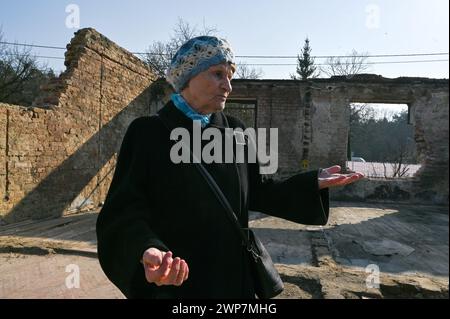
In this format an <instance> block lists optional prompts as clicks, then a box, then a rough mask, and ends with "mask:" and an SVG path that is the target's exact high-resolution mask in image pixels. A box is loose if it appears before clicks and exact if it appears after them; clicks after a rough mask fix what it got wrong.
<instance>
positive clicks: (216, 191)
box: [157, 114, 259, 255]
mask: <svg viewBox="0 0 450 319" xmlns="http://www.w3.org/2000/svg"><path fill="white" fill-rule="evenodd" d="M157 116H158V118H159V119H160V120H161V122H162V123H163V124H164V126H165V127H166V128H167V129H168V130H169V132H171V127H172V125H171V124H170V123H169V121H168V120H167V119H165V118H163V117H162V116H160V115H159V114H157ZM180 142H181V144H182V146H183V147H185V148H188V147H187V146H186V144H184V143H183V140H181V141H180ZM188 149H189V152H190V153H191V155H192V158H193V159H195V160H193V162H194V163H193V164H194V166H195V168H196V169H197V170H198V172H199V173H200V175H202V177H203V178H204V179H205V180H206V182H207V184H208V186H209V187H210V189H211V190H212V192H213V193H214V195H215V196H216V198H217V199H218V201H219V202H220V204H221V205H222V206H223V208H225V211H226V212H227V216H228V219H229V220H230V221H231V223H232V224H233V225H234V227H235V228H236V230H237V231H238V232H239V234H240V236H241V238H242V242H243V244H245V246H246V248H247V250H248V251H249V252H251V253H252V254H257V255H259V254H258V252H256V251H255V250H254V247H253V245H252V243H251V242H250V241H249V239H248V237H247V234H246V232H245V231H244V228H243V227H242V226H241V224H240V223H239V219H238V218H237V216H236V214H235V213H234V211H233V208H232V207H231V205H230V202H229V201H228V199H227V198H226V197H225V195H224V194H223V192H222V190H221V189H220V187H219V185H217V183H216V181H215V180H214V178H213V177H212V176H211V174H210V173H209V172H208V171H207V170H206V168H205V167H204V166H203V165H202V164H201V162H200V160H199V159H197V158H196V157H195V155H194V154H193V153H192V150H191V149H190V148H188Z"/></svg>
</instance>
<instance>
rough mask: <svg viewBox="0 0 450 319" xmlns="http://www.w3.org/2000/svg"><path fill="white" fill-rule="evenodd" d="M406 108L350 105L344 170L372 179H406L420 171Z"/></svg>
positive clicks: (369, 104) (391, 105)
mask: <svg viewBox="0 0 450 319" xmlns="http://www.w3.org/2000/svg"><path fill="white" fill-rule="evenodd" d="M408 119H409V108H408V105H407V104H371V103H351V104H350V132H349V136H348V145H347V167H348V168H349V169H350V170H353V171H358V172H362V173H364V174H365V175H366V176H367V177H371V178H408V177H413V176H414V175H415V173H416V172H417V171H418V170H419V168H420V166H421V165H420V164H419V161H418V157H417V150H416V143H415V140H414V126H413V125H411V124H409V120H408Z"/></svg>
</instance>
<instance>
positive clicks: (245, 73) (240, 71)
mask: <svg viewBox="0 0 450 319" xmlns="http://www.w3.org/2000/svg"><path fill="white" fill-rule="evenodd" d="M263 75H264V72H263V70H262V69H261V68H259V69H255V68H250V67H249V66H248V65H247V63H239V64H238V65H237V68H236V74H235V77H236V78H237V79H249V80H255V79H260V78H262V77H263Z"/></svg>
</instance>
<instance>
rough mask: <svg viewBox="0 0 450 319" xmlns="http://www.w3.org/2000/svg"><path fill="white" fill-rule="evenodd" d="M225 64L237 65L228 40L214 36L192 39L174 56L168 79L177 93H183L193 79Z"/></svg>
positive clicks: (167, 75) (167, 74) (167, 73)
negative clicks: (214, 66) (212, 67)
mask: <svg viewBox="0 0 450 319" xmlns="http://www.w3.org/2000/svg"><path fill="white" fill-rule="evenodd" d="M224 62H228V63H232V64H235V62H234V54H233V49H232V48H231V46H230V44H229V43H228V42H227V40H225V39H220V38H217V37H213V36H200V37H196V38H192V39H190V40H189V41H187V42H186V43H185V44H183V45H182V46H181V47H180V48H179V49H178V51H177V53H176V54H175V55H174V57H173V59H172V62H171V64H170V66H169V68H168V70H167V72H166V79H167V81H168V82H169V83H170V84H171V85H172V86H173V88H174V89H175V91H176V92H181V91H182V90H183V89H184V88H185V86H186V85H187V83H188V82H189V80H190V79H191V78H193V77H194V76H196V75H197V74H199V73H200V72H203V71H205V70H207V69H209V67H211V66H213V65H216V64H220V63H224Z"/></svg>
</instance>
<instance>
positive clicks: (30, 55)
mask: <svg viewBox="0 0 450 319" xmlns="http://www.w3.org/2000/svg"><path fill="white" fill-rule="evenodd" d="M3 55H9V56H16V57H26V56H29V57H30V58H43V59H58V60H64V59H65V58H63V57H59V56H46V55H33V54H17V53H3Z"/></svg>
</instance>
